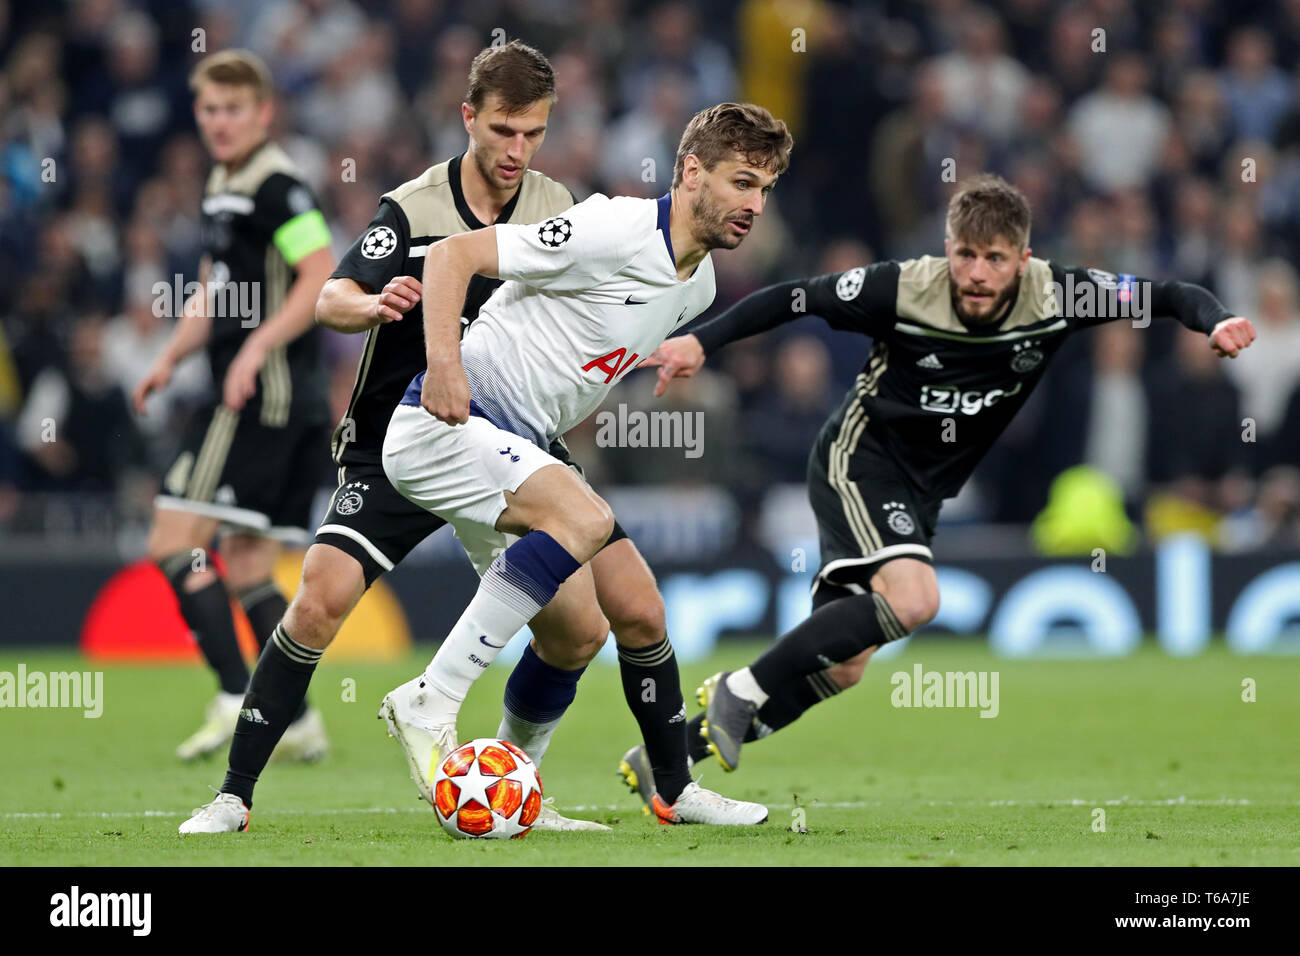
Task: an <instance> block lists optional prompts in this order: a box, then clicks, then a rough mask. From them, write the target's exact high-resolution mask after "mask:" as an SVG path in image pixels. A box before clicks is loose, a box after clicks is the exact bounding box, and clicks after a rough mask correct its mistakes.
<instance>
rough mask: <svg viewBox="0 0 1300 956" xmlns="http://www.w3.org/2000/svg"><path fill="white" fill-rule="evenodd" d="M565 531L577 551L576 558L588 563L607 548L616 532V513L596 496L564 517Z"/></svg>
mask: <svg viewBox="0 0 1300 956" xmlns="http://www.w3.org/2000/svg"><path fill="white" fill-rule="evenodd" d="M563 520H564V531H565V533H566V535H567V537H568V538H569V541H570V542H571V546H572V547H573V548H574V549H575V553H574V555H573V556H574V557H575V558H577V559H578V560H579V561H582V562H584V563H585V562H587V561H589V560H591V558H592V556H593V555H594V554H595V553H596V552H597V551H599V550H600V549H601V548H603V547H604V546H605V542H606V541H608V540H609V536H610V534H612V533H613V531H614V512H613V511H611V510H610V507H609V505H607V504H605V502H604V501H602V500H601V499H600V498H597V497H596V496H595V495H590V496H588V497H587V500H586V501H584V502H582V503H581V504H580V505H579V506H578V507H576V508H574V509H572V510H571V511H569V512H568V513H567V514H565V516H564V519H563Z"/></svg>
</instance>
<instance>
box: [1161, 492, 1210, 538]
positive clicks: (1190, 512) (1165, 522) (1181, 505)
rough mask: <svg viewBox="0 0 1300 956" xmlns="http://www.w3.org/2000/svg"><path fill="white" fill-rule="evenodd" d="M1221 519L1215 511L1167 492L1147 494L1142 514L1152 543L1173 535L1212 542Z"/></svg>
mask: <svg viewBox="0 0 1300 956" xmlns="http://www.w3.org/2000/svg"><path fill="white" fill-rule="evenodd" d="M1220 517H1221V516H1220V514H1219V513H1218V512H1217V511H1214V510H1212V509H1210V508H1206V507H1205V506H1204V505H1200V504H1197V503H1196V502H1194V501H1188V500H1187V499H1186V498H1183V497H1180V496H1179V495H1171V494H1169V493H1167V492H1161V493H1157V494H1153V495H1150V496H1149V497H1148V498H1147V503H1146V511H1145V513H1144V515H1143V519H1144V521H1145V522H1146V528H1147V533H1148V534H1150V535H1151V540H1153V541H1159V540H1161V539H1162V538H1168V537H1169V536H1170V535H1175V534H1195V535H1199V536H1200V537H1202V538H1204V539H1205V540H1206V541H1211V542H1213V541H1214V540H1215V539H1216V536H1217V534H1218V528H1219V520H1220Z"/></svg>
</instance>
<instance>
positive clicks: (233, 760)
mask: <svg viewBox="0 0 1300 956" xmlns="http://www.w3.org/2000/svg"><path fill="white" fill-rule="evenodd" d="M323 653H324V652H323V651H318V650H314V649H313V648H310V647H304V646H303V645H302V644H299V643H298V642H297V641H295V640H294V639H293V638H291V637H290V636H289V635H288V633H287V632H286V631H285V629H284V625H283V624H280V625H276V628H275V631H274V632H273V633H272V635H271V639H270V640H269V641H267V642H266V647H265V648H263V649H262V656H261V657H260V658H259V659H258V661H257V668H256V670H254V671H253V679H252V680H251V681H249V684H248V693H247V694H245V695H244V706H243V709H242V710H240V712H239V722H238V723H237V724H235V737H234V739H233V740H232V741H231V742H230V768H229V769H228V770H227V771H226V781H225V783H223V784H222V785H221V792H222V793H233V794H235V795H236V796H238V797H239V799H241V800H243V801H244V805H245V806H248V807H251V806H252V805H253V787H254V786H255V785H256V784H257V778H258V776H259V775H260V774H261V773H262V771H263V770H264V769H265V768H266V763H267V761H268V760H270V759H271V752H272V751H273V750H275V745H276V744H278V743H279V742H280V738H281V737H282V736H284V731H285V728H286V727H288V726H289V724H290V723H292V722H293V716H294V714H296V713H297V712H298V708H299V707H300V706H301V705H302V702H303V699H304V698H305V697H306V696H307V685H308V684H310V683H311V675H312V674H313V673H315V671H316V664H317V663H318V662H319V661H320V657H321V654H323Z"/></svg>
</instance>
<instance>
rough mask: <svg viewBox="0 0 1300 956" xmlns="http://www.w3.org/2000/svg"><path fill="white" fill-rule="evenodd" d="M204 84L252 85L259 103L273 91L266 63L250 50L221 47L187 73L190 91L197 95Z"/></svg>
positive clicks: (273, 87) (266, 98)
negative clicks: (188, 74) (222, 48)
mask: <svg viewBox="0 0 1300 956" xmlns="http://www.w3.org/2000/svg"><path fill="white" fill-rule="evenodd" d="M204 83H220V84H221V85H222V86H249V87H252V89H253V95H254V96H255V97H257V101H258V102H259V103H261V102H263V101H264V100H269V99H270V98H271V95H272V93H274V91H275V83H274V81H273V80H272V79H271V71H270V70H269V69H267V66H266V63H265V62H264V61H263V60H262V58H261V57H260V56H258V55H257V54H256V53H252V52H250V51H249V50H220V51H218V52H217V53H213V54H212V55H211V56H205V57H204V58H203V59H202V60H200V61H199V64H198V66H196V67H194V69H193V71H192V72H191V73H190V91H191V92H192V93H194V94H195V95H196V96H197V95H198V92H199V88H200V87H201V86H202V85H203V84H204Z"/></svg>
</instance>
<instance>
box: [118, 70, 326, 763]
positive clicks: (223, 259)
mask: <svg viewBox="0 0 1300 956" xmlns="http://www.w3.org/2000/svg"><path fill="white" fill-rule="evenodd" d="M190 86H191V88H192V90H193V92H194V117H195V120H196V122H197V123H198V127H199V133H200V135H201V137H202V139H203V143H204V145H205V146H206V147H207V150H208V152H209V153H210V154H211V156H212V159H213V160H214V161H215V163H216V165H215V167H214V168H213V170H212V173H211V175H210V176H209V177H208V182H207V186H206V188H205V189H204V194H203V203H202V219H201V230H202V243H203V257H202V261H201V263H200V266H199V282H200V291H199V292H198V293H197V294H196V295H194V296H192V297H191V298H190V299H189V300H188V301H187V302H186V304H185V308H184V314H183V315H182V316H181V317H180V318H179V320H178V321H177V323H176V328H175V331H174V333H173V334H172V337H171V340H170V341H169V343H168V345H167V347H166V349H165V350H164V351H163V352H162V354H161V355H160V356H159V358H158V360H157V361H156V362H155V363H154V365H153V367H152V368H151V369H150V370H149V372H148V373H147V374H146V375H145V377H144V378H143V379H142V380H141V381H140V383H139V384H138V385H137V386H136V389H135V393H134V395H133V402H134V404H135V408H136V410H137V411H138V412H140V413H141V414H143V413H144V402H145V399H146V398H148V396H149V394H150V393H151V392H153V391H155V390H156V389H161V388H165V387H166V386H167V383H168V381H169V380H170V379H171V375H172V370H173V369H174V368H175V367H176V364H177V363H178V362H179V361H180V360H181V359H183V358H185V357H186V356H187V355H189V354H190V353H192V352H194V351H196V350H198V349H201V348H202V349H206V350H207V354H208V360H209V361H210V363H211V366H212V380H213V382H214V383H218V386H219V387H220V389H221V394H220V396H219V397H218V398H217V400H216V401H215V402H214V403H213V404H212V405H211V407H209V408H208V409H206V410H204V411H200V412H199V413H197V414H196V415H195V418H194V421H193V423H192V425H191V427H190V430H189V432H188V433H187V435H186V437H185V439H184V441H183V443H182V447H181V451H180V453H179V454H178V456H177V457H176V460H175V462H174V463H173V464H172V466H171V467H170V469H169V470H168V471H167V474H166V476H165V477H164V479H163V483H162V484H163V487H162V494H160V495H159V497H158V499H157V501H156V503H155V508H154V518H153V525H152V528H151V530H150V534H149V546H148V547H149V556H150V558H152V559H153V560H154V561H155V562H156V563H157V564H158V566H159V567H160V568H161V569H162V572H163V574H164V575H165V576H166V578H167V580H168V582H170V584H171V586H172V588H173V590H174V591H175V592H176V598H177V601H178V602H179V604H180V610H181V614H182V616H183V617H184V618H185V623H186V624H187V625H189V628H190V630H191V631H192V632H193V633H194V637H195V639H196V640H197V642H198V645H199V648H200V650H201V651H202V652H203V656H204V658H205V659H206V660H207V662H208V665H209V666H210V667H211V668H212V670H213V671H214V672H215V673H216V675H217V681H218V684H219V690H218V693H217V696H216V698H214V699H213V701H212V702H211V704H210V705H209V706H208V709H207V714H206V718H205V720H204V723H203V725H202V726H201V727H200V728H199V729H198V731H196V732H195V733H194V734H193V735H192V736H191V737H189V738H188V739H186V740H185V741H184V742H183V743H182V744H181V745H180V747H179V748H178V749H177V751H176V754H177V756H178V757H180V758H181V759H182V760H189V759H193V758H195V757H201V756H205V755H207V754H210V753H212V752H214V751H215V750H217V749H218V748H220V747H222V746H223V745H224V744H225V743H226V741H228V740H229V739H230V736H231V734H232V733H233V732H234V729H235V722H236V719H237V718H238V716H239V712H240V708H241V706H242V704H243V700H244V694H245V692H246V691H247V690H248V680H249V675H248V667H247V665H246V664H245V663H244V658H243V656H242V654H241V653H240V649H239V643H238V641H237V639H236V637H235V624H234V618H233V617H232V614H231V607H230V595H231V593H232V592H233V594H234V595H235V596H237V597H238V599H239V601H240V603H241V604H242V605H243V608H244V611H245V613H246V614H247V615H248V620H249V622H250V624H251V625H252V628H253V633H254V634H255V635H256V637H257V640H258V642H259V643H260V644H262V645H265V644H266V642H267V640H268V639H269V638H270V637H271V633H272V631H273V630H274V628H275V626H276V623H277V622H278V621H279V620H280V618H281V616H282V615H283V614H284V610H285V607H286V606H287V605H286V602H285V598H284V595H282V594H281V593H280V591H279V589H278V588H277V587H276V586H275V584H274V583H273V582H272V580H271V573H272V569H273V568H274V565H275V559H276V557H277V556H278V554H279V552H280V547H281V543H280V542H281V540H282V539H284V538H289V537H295V536H297V535H301V534H305V533H306V526H307V523H308V520H309V519H310V508H311V502H312V497H313V495H314V494H315V491H316V487H317V484H318V478H319V469H318V464H319V462H320V458H319V449H320V447H321V444H322V443H323V442H324V440H325V435H326V429H327V428H328V425H329V411H328V406H327V404H326V385H325V379H324V372H323V369H322V367H321V362H320V354H319V352H320V345H319V335H318V333H317V332H316V331H315V329H314V328H313V322H312V319H313V313H314V308H315V303H316V297H317V295H318V294H319V293H320V288H321V286H322V284H323V283H324V282H325V279H326V277H327V276H328V275H329V272H330V269H331V268H332V267H333V264H334V260H333V257H332V256H331V254H330V250H329V243H330V236H329V230H328V228H327V227H326V224H325V219H324V217H323V216H322V215H321V212H320V210H319V209H317V206H316V200H315V198H314V197H313V196H312V193H311V190H310V189H308V187H307V186H306V184H305V183H304V182H303V180H302V177H301V176H300V175H299V173H298V171H297V169H295V168H294V165H293V163H292V161H291V160H290V159H289V157H288V156H287V155H286V154H285V153H284V151H283V150H282V149H280V147H279V146H277V145H276V144H275V143H272V142H271V141H270V140H269V139H268V138H267V136H268V131H269V129H270V126H271V118H272V110H273V104H272V97H273V95H274V90H273V88H272V82H271V74H270V71H269V70H267V68H266V65H265V64H264V63H263V62H262V61H261V60H260V59H258V57H256V56H255V55H253V54H252V53H248V52H246V51H242V50H226V51H223V52H220V53H214V54H212V55H211V56H209V57H207V58H205V59H204V60H203V61H202V62H200V63H199V64H198V66H197V67H195V69H194V71H193V73H192V75H191V77H190ZM218 530H220V531H221V543H220V554H221V558H222V561H223V562H224V563H225V567H226V579H225V580H224V581H223V580H222V578H221V577H220V576H219V575H218V574H217V571H216V569H215V568H214V567H213V566H212V564H211V561H210V560H208V556H207V553H206V550H205V549H206V548H207V547H208V545H209V544H210V543H211V541H212V539H213V537H214V535H216V534H217V532H218ZM290 717H291V722H290V728H289V731H288V733H286V734H285V737H284V740H283V741H282V745H281V750H280V755H281V756H283V757H286V758H290V759H301V760H312V759H317V758H319V757H320V756H322V755H323V754H324V752H325V750H326V749H327V747H328V742H327V740H326V738H325V732H324V726H323V724H322V723H321V719H320V715H319V713H317V712H316V711H314V710H310V709H308V707H307V703H306V701H305V699H304V700H303V701H301V702H300V704H299V706H297V707H296V708H295V709H294V712H293V713H292V714H291V715H290Z"/></svg>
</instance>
